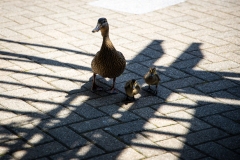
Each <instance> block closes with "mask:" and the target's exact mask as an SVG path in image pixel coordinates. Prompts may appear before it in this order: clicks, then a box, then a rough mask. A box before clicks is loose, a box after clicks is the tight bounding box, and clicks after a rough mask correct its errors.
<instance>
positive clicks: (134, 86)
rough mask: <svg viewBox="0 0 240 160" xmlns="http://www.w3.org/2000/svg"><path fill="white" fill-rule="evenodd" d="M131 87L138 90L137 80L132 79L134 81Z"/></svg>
mask: <svg viewBox="0 0 240 160" xmlns="http://www.w3.org/2000/svg"><path fill="white" fill-rule="evenodd" d="M131 86H132V88H133V89H135V88H136V86H137V81H136V80H135V79H132V81H131Z"/></svg>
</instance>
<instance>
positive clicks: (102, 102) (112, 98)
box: [86, 93, 126, 107]
mask: <svg viewBox="0 0 240 160" xmlns="http://www.w3.org/2000/svg"><path fill="white" fill-rule="evenodd" d="M124 98H126V97H125V95H123V94H120V93H118V94H117V95H116V94H114V95H109V96H108V98H107V100H106V97H100V98H96V99H91V100H88V101H86V103H87V104H89V105H91V106H93V107H101V106H106V105H111V104H114V103H118V102H122V101H123V99H124Z"/></svg>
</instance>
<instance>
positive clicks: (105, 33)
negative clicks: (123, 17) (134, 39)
mask: <svg viewBox="0 0 240 160" xmlns="http://www.w3.org/2000/svg"><path fill="white" fill-rule="evenodd" d="M99 30H100V31H101V34H102V37H103V42H102V46H101V49H100V51H98V52H97V53H96V55H95V57H94V58H93V60H92V63H91V67H92V71H93V84H92V90H93V91H94V90H102V88H101V87H99V86H98V85H97V84H96V74H99V75H100V76H102V77H108V78H113V85H112V87H111V89H110V90H109V93H117V90H116V89H115V81H116V77H118V76H120V75H121V74H122V73H123V71H124V69H125V67H126V60H125V58H124V56H123V54H122V53H121V52H119V51H117V50H116V49H115V48H114V46H113V44H112V42H111V40H110V38H109V25H108V22H107V19H106V18H99V19H98V23H97V26H96V28H95V29H93V31H92V32H93V33H95V32H98V31H99Z"/></svg>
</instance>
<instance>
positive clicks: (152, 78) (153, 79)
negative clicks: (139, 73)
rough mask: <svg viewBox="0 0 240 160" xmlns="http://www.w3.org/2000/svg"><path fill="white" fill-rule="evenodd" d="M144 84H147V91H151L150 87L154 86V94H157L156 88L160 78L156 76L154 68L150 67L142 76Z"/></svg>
mask: <svg viewBox="0 0 240 160" xmlns="http://www.w3.org/2000/svg"><path fill="white" fill-rule="evenodd" d="M144 80H145V82H146V83H147V84H148V90H151V87H150V85H155V86H156V89H155V91H154V94H157V87H158V84H159V82H160V80H161V79H160V77H159V76H158V74H157V71H156V68H155V67H151V68H150V69H149V71H148V72H147V73H146V74H145V76H144Z"/></svg>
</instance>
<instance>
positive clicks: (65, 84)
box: [51, 80, 79, 91]
mask: <svg viewBox="0 0 240 160" xmlns="http://www.w3.org/2000/svg"><path fill="white" fill-rule="evenodd" d="M51 84H52V85H53V86H55V87H57V88H59V89H61V90H64V91H70V90H73V89H76V88H78V87H79V86H78V85H77V84H76V83H74V82H71V81H68V80H57V81H53V82H51Z"/></svg>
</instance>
